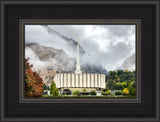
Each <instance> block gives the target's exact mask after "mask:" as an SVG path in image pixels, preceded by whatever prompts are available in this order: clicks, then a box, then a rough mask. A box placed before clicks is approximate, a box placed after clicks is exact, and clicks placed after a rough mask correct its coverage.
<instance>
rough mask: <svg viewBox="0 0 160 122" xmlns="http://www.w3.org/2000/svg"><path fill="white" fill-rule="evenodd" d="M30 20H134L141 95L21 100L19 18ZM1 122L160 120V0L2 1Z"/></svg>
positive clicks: (20, 20) (20, 19)
mask: <svg viewBox="0 0 160 122" xmlns="http://www.w3.org/2000/svg"><path fill="white" fill-rule="evenodd" d="M28 19H32V20H33V19H61V20H65V19H86V20H87V19H102V20H103V19H113V20H116V19H117V20H118V19H124V20H127V19H136V20H140V23H141V27H140V28H141V32H140V33H141V34H140V38H141V39H140V40H141V45H140V46H138V49H139V50H140V56H139V58H140V59H141V60H140V64H141V65H140V67H141V68H140V69H141V72H140V76H141V77H140V78H141V100H140V101H139V102H137V103H134V102H119V103H118V102H117V103H115V102H109V103H107V102H106V103H103V102H91V101H89V102H87V103H85V102H83V101H80V102H79V103H78V102H73V101H72V102H69V103H65V102H63V103H59V102H55V103H53V102H46V103H45V102H38V103H34V102H28V103H23V102H20V97H19V96H20V94H19V93H20V88H19V84H20V83H21V81H20V77H22V75H21V72H20V71H21V68H20V64H21V62H20V60H19V59H20V54H22V53H23V51H22V48H21V46H20V44H21V43H20V42H19V41H20V39H19V37H20V33H19V32H20V28H19V27H20V26H19V25H20V23H21V22H22V20H28ZM0 46H1V119H0V120H1V121H4V122H5V121H28V122H29V121H45V122H47V121H53V122H54V121H56V122H57V121H65V122H66V121H70V122H71V121H157V122H158V121H159V88H160V86H159V69H160V67H159V46H160V45H159V1H153V0H149V1H54V0H52V1H43V0H41V1H37V0H36V1H30V0H28V1H14V0H4V1H1V45H0Z"/></svg>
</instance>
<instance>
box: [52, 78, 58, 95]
mask: <svg viewBox="0 0 160 122" xmlns="http://www.w3.org/2000/svg"><path fill="white" fill-rule="evenodd" d="M50 94H51V95H52V96H58V95H59V90H58V89H57V88H56V84H55V83H54V81H53V82H52V84H51V87H50Z"/></svg>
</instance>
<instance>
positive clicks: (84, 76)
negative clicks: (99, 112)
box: [83, 73, 86, 87]
mask: <svg viewBox="0 0 160 122" xmlns="http://www.w3.org/2000/svg"><path fill="white" fill-rule="evenodd" d="M83 87H86V73H85V74H83Z"/></svg>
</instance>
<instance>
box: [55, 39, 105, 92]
mask: <svg viewBox="0 0 160 122" xmlns="http://www.w3.org/2000/svg"><path fill="white" fill-rule="evenodd" d="M54 81H55V84H56V87H57V88H58V89H59V90H60V93H61V92H62V91H63V90H64V89H69V90H71V91H75V90H80V91H82V89H84V88H86V89H87V90H88V91H91V90H96V91H100V90H102V89H104V88H105V75H104V74H98V73H83V72H82V71H81V67H80V56H79V40H78V41H77V63H76V70H75V72H74V73H57V74H56V75H55V77H54Z"/></svg>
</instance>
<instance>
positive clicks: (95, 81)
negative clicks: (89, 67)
mask: <svg viewBox="0 0 160 122" xmlns="http://www.w3.org/2000/svg"><path fill="white" fill-rule="evenodd" d="M94 77H95V80H94V84H95V87H98V86H97V81H98V80H97V74H95V76H94Z"/></svg>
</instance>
